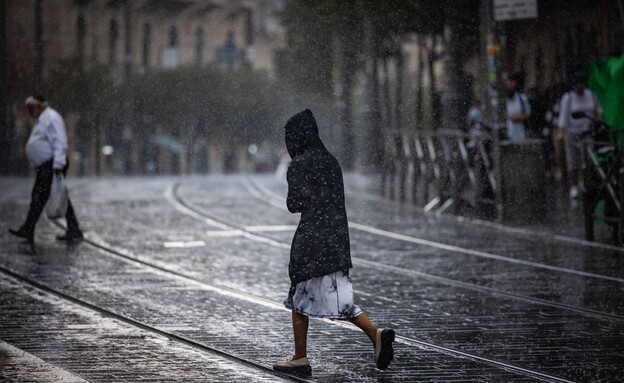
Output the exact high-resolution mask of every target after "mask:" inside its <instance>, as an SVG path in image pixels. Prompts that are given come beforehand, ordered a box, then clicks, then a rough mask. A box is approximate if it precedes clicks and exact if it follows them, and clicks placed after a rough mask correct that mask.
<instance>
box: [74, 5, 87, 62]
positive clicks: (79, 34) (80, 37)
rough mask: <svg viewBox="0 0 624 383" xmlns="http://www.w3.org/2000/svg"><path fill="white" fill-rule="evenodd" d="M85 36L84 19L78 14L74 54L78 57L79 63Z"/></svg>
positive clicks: (81, 57) (82, 56)
mask: <svg viewBox="0 0 624 383" xmlns="http://www.w3.org/2000/svg"><path fill="white" fill-rule="evenodd" d="M86 34H87V26H86V22H85V18H84V15H83V14H82V13H79V14H78V18H77V19H76V54H77V55H78V57H79V58H80V60H81V61H82V59H83V58H84V51H85V36H86Z"/></svg>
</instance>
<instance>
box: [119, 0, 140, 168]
mask: <svg viewBox="0 0 624 383" xmlns="http://www.w3.org/2000/svg"><path fill="white" fill-rule="evenodd" d="M133 92H134V87H133V83H132V1H129V0H126V3H125V59H124V85H123V118H124V119H123V137H124V141H125V145H126V151H125V152H126V153H125V154H126V161H130V166H129V167H128V166H126V170H130V171H131V172H132V173H134V174H137V173H139V172H140V162H139V160H140V147H139V145H138V144H139V135H138V134H137V132H135V131H134V130H135V129H134V128H135V126H134V95H133ZM128 168H129V169H128Z"/></svg>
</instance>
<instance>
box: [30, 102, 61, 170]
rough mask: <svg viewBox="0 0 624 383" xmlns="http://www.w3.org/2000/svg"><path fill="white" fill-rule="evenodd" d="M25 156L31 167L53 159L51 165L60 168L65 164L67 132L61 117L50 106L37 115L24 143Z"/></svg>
mask: <svg viewBox="0 0 624 383" xmlns="http://www.w3.org/2000/svg"><path fill="white" fill-rule="evenodd" d="M26 156H27V157H28V161H29V162H30V164H31V165H32V166H33V167H38V166H41V165H42V164H43V163H44V162H46V161H48V160H50V159H54V161H53V164H52V167H53V168H54V169H62V168H63V167H64V166H65V165H66V164H67V133H66V132H65V122H63V117H61V115H60V114H59V113H58V112H57V111H56V110H54V109H52V108H51V107H49V106H48V107H46V108H45V109H44V110H43V112H41V114H40V115H39V118H38V119H37V122H36V123H35V126H34V127H33V130H32V132H31V133H30V137H29V138H28V142H27V143H26Z"/></svg>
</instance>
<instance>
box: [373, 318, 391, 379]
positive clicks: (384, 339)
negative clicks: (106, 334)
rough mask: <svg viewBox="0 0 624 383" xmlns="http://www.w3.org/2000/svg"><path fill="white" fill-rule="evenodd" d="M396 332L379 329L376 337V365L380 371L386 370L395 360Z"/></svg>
mask: <svg viewBox="0 0 624 383" xmlns="http://www.w3.org/2000/svg"><path fill="white" fill-rule="evenodd" d="M392 342H394V330H392V329H389V328H387V329H378V330H377V334H376V335H375V364H377V368H378V369H380V370H385V369H386V368H388V366H389V365H390V362H392V359H394V348H393V347H392Z"/></svg>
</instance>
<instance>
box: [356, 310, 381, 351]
mask: <svg viewBox="0 0 624 383" xmlns="http://www.w3.org/2000/svg"><path fill="white" fill-rule="evenodd" d="M349 321H350V322H351V323H353V324H354V325H356V326H358V327H359V328H360V329H361V330H362V331H364V333H366V335H368V338H369V339H370V340H371V342H373V345H375V335H376V334H377V327H376V326H375V325H374V324H373V323H372V322H371V321H370V320H368V317H367V316H366V314H364V313H362V314H360V315H358V316H357V317H355V318H350V319H349Z"/></svg>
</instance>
